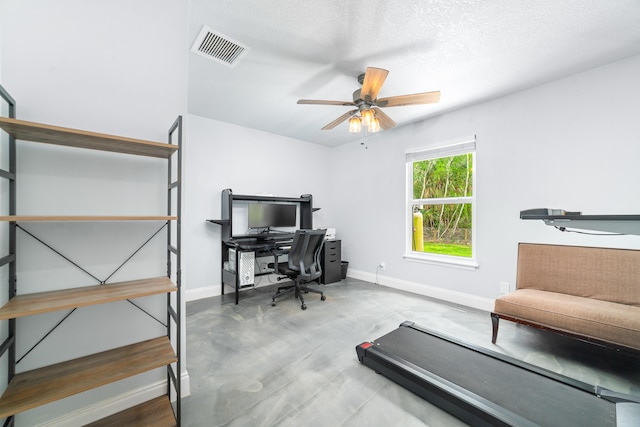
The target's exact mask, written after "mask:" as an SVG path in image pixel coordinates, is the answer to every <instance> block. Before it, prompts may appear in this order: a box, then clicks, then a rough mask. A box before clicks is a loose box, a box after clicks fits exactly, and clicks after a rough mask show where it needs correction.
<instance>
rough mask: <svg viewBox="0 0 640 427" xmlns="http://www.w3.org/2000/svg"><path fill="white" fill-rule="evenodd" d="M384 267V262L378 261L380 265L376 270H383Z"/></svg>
mask: <svg viewBox="0 0 640 427" xmlns="http://www.w3.org/2000/svg"><path fill="white" fill-rule="evenodd" d="M385 267H386V264H385V262H384V261H380V264H378V268H379V269H380V270H384V268H385Z"/></svg>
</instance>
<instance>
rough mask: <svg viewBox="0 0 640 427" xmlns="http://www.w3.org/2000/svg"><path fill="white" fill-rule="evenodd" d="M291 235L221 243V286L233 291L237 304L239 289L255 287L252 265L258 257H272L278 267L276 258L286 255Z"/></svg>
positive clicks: (272, 235)
mask: <svg viewBox="0 0 640 427" xmlns="http://www.w3.org/2000/svg"><path fill="white" fill-rule="evenodd" d="M293 236H294V235H293V234H281V233H278V234H271V235H268V236H260V237H259V238H257V237H251V238H248V237H242V238H237V239H231V240H228V241H224V242H222V284H221V293H222V295H224V287H225V285H227V286H230V287H232V288H233V289H234V290H235V294H236V295H235V297H236V304H238V300H239V296H240V289H244V288H250V287H254V286H255V281H254V276H255V271H254V265H255V258H256V254H258V256H273V261H274V265H278V256H280V255H283V254H285V253H286V251H285V250H284V248H285V247H288V246H291V242H292V240H293Z"/></svg>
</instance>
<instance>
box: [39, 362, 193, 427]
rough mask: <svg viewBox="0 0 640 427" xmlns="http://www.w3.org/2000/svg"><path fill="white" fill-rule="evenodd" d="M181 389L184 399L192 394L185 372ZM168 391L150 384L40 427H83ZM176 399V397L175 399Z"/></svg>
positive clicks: (165, 383)
mask: <svg viewBox="0 0 640 427" xmlns="http://www.w3.org/2000/svg"><path fill="white" fill-rule="evenodd" d="M180 387H181V390H182V397H183V398H184V397H187V396H189V395H190V394H191V387H190V381H189V373H188V372H183V373H182V375H181V376H180ZM166 391H167V382H166V381H159V382H157V383H155V384H148V385H146V386H144V387H140V388H139V389H137V390H132V391H129V392H127V393H123V394H120V395H118V396H114V397H112V398H109V399H106V400H103V401H101V402H98V403H95V404H93V405H90V406H87V407H85V408H82V409H80V410H77V411H74V412H70V413H68V414H66V415H63V416H61V417H58V418H56V419H53V420H49V421H47V422H46V423H42V424H39V425H38V426H39V427H68V426H83V425H85V424H88V423H91V422H93V421H96V420H99V419H102V418H105V417H107V416H109V415H113V414H116V413H118V412H120V411H124V410H125V409H128V408H131V407H133V406H135V405H139V404H140V403H143V402H146V401H147V400H151V399H153V398H155V397H158V396H162V395H163V394H165V393H166ZM173 399H175V396H174V397H173Z"/></svg>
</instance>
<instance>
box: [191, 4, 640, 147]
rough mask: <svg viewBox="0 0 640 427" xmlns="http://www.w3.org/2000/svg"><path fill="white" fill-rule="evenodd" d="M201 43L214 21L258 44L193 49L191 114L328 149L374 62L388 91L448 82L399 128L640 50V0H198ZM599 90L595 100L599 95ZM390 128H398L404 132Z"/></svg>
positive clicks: (345, 135)
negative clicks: (229, 56) (231, 58)
mask: <svg viewBox="0 0 640 427" xmlns="http://www.w3.org/2000/svg"><path fill="white" fill-rule="evenodd" d="M189 15H190V18H189V20H190V23H189V40H190V43H192V42H193V41H194V40H195V39H196V37H197V35H198V33H199V32H200V30H201V28H202V27H203V26H208V27H210V28H212V29H213V30H215V31H217V32H220V33H222V34H224V35H226V36H228V37H230V38H231V39H233V40H235V41H237V42H239V43H242V44H244V45H246V46H248V47H249V52H248V53H247V54H246V56H244V58H242V59H241V60H240V61H239V62H238V63H237V65H236V66H235V67H233V68H231V67H229V66H226V65H222V64H219V63H217V62H214V61H212V60H210V59H207V58H204V57H202V56H200V55H197V54H195V53H189V106H188V109H189V111H188V112H189V113H190V114H195V115H198V116H203V117H207V118H211V119H215V120H219V121H223V122H229V123H234V124H237V125H241V126H245V127H249V128H254V129H259V130H263V131H266V132H270V133H274V134H279V135H284V136H288V137H292V138H297V139H299V140H303V141H309V142H313V143H317V144H322V145H326V146H337V145H340V144H343V143H346V142H349V141H354V140H357V139H358V136H354V135H353V134H350V133H349V132H348V128H347V123H346V122H345V123H342V124H340V125H338V126H337V127H336V128H334V129H333V130H328V131H323V130H320V128H322V127H323V126H324V125H326V124H327V123H329V122H331V121H332V120H334V119H335V118H337V117H338V116H340V115H341V114H343V113H345V112H347V111H348V110H349V109H351V108H352V107H344V106H320V105H298V104H296V101H297V100H298V99H300V98H307V99H328V100H337V101H351V100H352V92H353V91H354V90H356V89H358V88H359V84H358V82H357V79H356V78H357V76H358V74H360V73H362V72H364V71H365V69H366V67H369V66H373V67H379V68H386V69H388V70H389V71H390V73H389V76H388V77H387V80H386V82H385V83H384V86H383V87H382V90H381V91H380V94H379V97H388V96H395V95H406V94H411V93H416V92H428V91H434V90H440V91H441V93H442V97H441V100H440V102H439V103H438V104H430V105H419V106H405V107H390V108H386V109H385V112H386V113H387V114H388V115H389V116H391V118H393V119H394V120H395V121H396V122H397V123H398V126H402V125H404V124H407V123H411V122H415V121H419V120H423V119H425V118H428V117H431V116H434V115H437V114H441V113H443V112H444V111H450V110H452V109H456V108H460V107H462V106H466V105H470V104H474V103H477V102H482V101H485V100H487V99H490V98H494V97H498V96H501V95H505V94H507V93H511V92H514V91H518V90H522V89H525V88H528V87H532V86H535V85H539V84H541V83H544V82H547V81H551V80H555V79H557V78H561V77H564V76H567V75H570V74H574V73H576V72H580V71H583V70H587V69H590V68H594V67H597V66H600V65H603V64H606V63H609V62H612V61H615V60H617V59H621V58H624V57H628V56H632V55H635V54H639V53H640V0H517V1H514V0H384V1H383V0H380V1H376V0H315V1H310V0H217V1H212V0H190V10H189ZM603 89H604V88H594V102H597V96H596V95H597V92H598V91H600V90H603ZM386 132H393V129H391V130H388V131H386Z"/></svg>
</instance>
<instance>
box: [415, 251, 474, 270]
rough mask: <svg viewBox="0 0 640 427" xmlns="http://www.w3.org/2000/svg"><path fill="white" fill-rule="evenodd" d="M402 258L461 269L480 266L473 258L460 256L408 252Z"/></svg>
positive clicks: (471, 268) (472, 268)
mask: <svg viewBox="0 0 640 427" xmlns="http://www.w3.org/2000/svg"><path fill="white" fill-rule="evenodd" d="M404 259H406V260H407V261H411V262H419V263H424V264H432V265H440V266H444V267H453V268H460V269H463V270H477V269H478V267H479V266H480V265H479V264H478V262H477V261H476V260H475V259H472V258H460V257H452V256H446V255H432V254H429V255H427V254H421V255H418V254H416V253H409V254H405V255H404Z"/></svg>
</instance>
